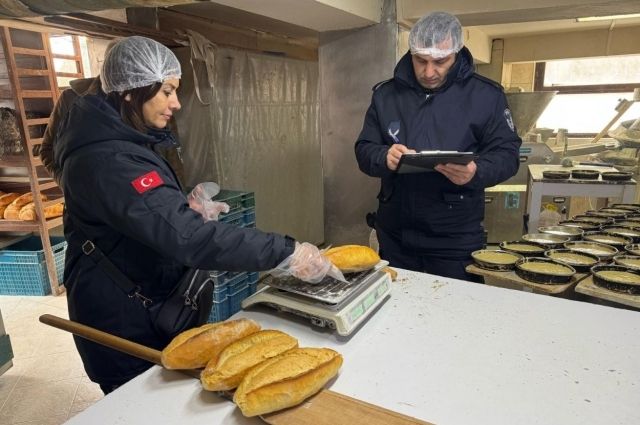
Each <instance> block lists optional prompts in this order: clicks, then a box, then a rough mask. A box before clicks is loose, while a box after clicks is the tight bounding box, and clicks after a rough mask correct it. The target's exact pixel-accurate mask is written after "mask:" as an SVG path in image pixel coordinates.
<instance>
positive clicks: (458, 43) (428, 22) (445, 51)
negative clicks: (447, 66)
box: [409, 12, 462, 59]
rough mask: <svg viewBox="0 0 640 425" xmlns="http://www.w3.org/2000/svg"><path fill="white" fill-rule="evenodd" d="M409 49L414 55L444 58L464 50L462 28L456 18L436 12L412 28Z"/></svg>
mask: <svg viewBox="0 0 640 425" xmlns="http://www.w3.org/2000/svg"><path fill="white" fill-rule="evenodd" d="M409 49H411V54H412V55H416V54H418V55H426V56H431V57H433V58H436V59H438V58H443V57H445V56H449V55H450V54H451V53H458V52H459V51H460V49H462V26H461V25H460V21H458V18H456V17H455V16H453V15H451V14H449V13H446V12H434V13H431V14H429V15H426V16H423V17H422V18H420V20H419V21H418V22H416V24H415V25H414V26H413V28H411V32H410V33H409Z"/></svg>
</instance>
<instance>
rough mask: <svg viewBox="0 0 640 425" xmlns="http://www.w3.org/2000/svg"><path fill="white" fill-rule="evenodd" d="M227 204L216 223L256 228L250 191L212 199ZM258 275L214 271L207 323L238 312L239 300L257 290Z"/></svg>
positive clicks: (221, 192) (223, 191) (253, 202)
mask: <svg viewBox="0 0 640 425" xmlns="http://www.w3.org/2000/svg"><path fill="white" fill-rule="evenodd" d="M213 200H215V201H219V202H226V203H227V204H228V205H229V212H228V213H226V214H220V217H219V218H218V221H220V222H221V223H227V224H231V225H234V226H239V227H256V207H255V205H256V202H255V197H254V194H253V192H241V191H235V190H222V191H220V193H219V194H218V195H217V196H215V197H214V198H213ZM258 277H259V275H258V273H257V272H253V273H249V272H228V271H218V272H215V277H214V284H215V285H214V287H215V290H214V296H213V307H212V308H211V314H210V315H209V322H219V321H222V320H225V319H227V318H228V317H229V316H231V315H233V314H235V313H237V312H238V311H240V309H241V303H242V300H243V299H245V298H247V297H248V296H249V295H251V294H253V293H254V292H255V291H256V286H257V284H258Z"/></svg>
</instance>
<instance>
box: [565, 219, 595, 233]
mask: <svg viewBox="0 0 640 425" xmlns="http://www.w3.org/2000/svg"><path fill="white" fill-rule="evenodd" d="M558 225H559V226H569V227H578V228H580V229H582V230H583V231H584V232H589V231H593V230H599V229H600V224H598V223H594V222H592V221H576V220H565V221H561V222H560V223H558Z"/></svg>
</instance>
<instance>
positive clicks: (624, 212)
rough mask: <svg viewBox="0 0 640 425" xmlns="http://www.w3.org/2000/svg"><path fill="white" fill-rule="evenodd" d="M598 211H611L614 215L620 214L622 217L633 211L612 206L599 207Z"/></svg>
mask: <svg viewBox="0 0 640 425" xmlns="http://www.w3.org/2000/svg"><path fill="white" fill-rule="evenodd" d="M598 211H600V212H606V213H611V214H616V215H621V216H624V217H626V216H628V215H629V214H632V213H633V211H629V210H625V209H624V208H613V207H605V208H600V209H599V210H598Z"/></svg>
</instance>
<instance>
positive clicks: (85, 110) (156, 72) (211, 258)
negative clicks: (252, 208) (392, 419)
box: [54, 37, 328, 394]
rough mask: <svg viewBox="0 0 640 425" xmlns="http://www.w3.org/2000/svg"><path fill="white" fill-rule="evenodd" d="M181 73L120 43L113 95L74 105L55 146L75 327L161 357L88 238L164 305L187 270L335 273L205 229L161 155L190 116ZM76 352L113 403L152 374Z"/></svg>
mask: <svg viewBox="0 0 640 425" xmlns="http://www.w3.org/2000/svg"><path fill="white" fill-rule="evenodd" d="M180 74H181V70H180V63H179V62H178V60H177V58H176V57H175V55H174V54H173V53H172V52H171V51H170V50H169V49H167V48H166V47H165V46H163V45H161V44H159V43H157V42H155V41H153V40H150V39H147V38H144V37H130V38H126V39H124V40H122V41H120V42H118V43H117V44H116V45H115V46H113V48H112V49H111V51H110V52H109V53H108V55H107V56H106V58H105V61H104V64H103V68H102V72H101V74H100V78H101V82H102V90H100V91H99V92H98V93H97V94H87V95H85V96H82V97H79V98H78V99H77V100H76V101H75V102H74V104H73V106H72V107H71V109H70V111H69V113H68V114H67V115H66V117H65V120H64V122H63V123H62V125H61V128H60V130H59V132H58V141H57V143H56V145H55V148H54V149H55V156H54V159H55V161H56V165H57V166H58V167H59V168H60V170H61V183H62V187H63V190H64V195H65V203H66V211H65V215H64V227H65V237H66V239H67V241H68V244H69V245H68V248H67V257H66V263H65V276H64V282H65V285H66V288H67V302H68V306H69V317H70V318H71V319H72V320H75V321H78V322H80V323H84V324H86V325H89V326H92V327H95V328H98V329H101V330H104V331H106V332H109V333H112V334H115V335H118V336H121V337H123V338H126V339H129V340H133V341H136V342H138V343H141V344H144V345H147V346H150V347H154V348H156V349H162V348H163V347H164V346H165V345H166V344H167V343H168V337H167V336H163V335H158V334H157V333H156V332H155V331H154V330H153V327H152V325H151V322H150V319H149V315H148V312H147V311H146V310H145V308H144V306H143V305H142V304H141V303H140V302H137V301H136V299H135V298H129V297H128V296H127V294H125V293H124V292H123V291H122V290H121V289H120V288H119V287H118V286H116V284H114V282H113V281H112V280H111V279H110V277H109V276H108V275H107V274H105V272H104V271H103V270H102V269H101V268H100V267H97V266H96V265H95V263H94V262H93V261H92V260H91V259H90V258H89V257H88V256H86V255H84V254H83V252H82V244H83V242H84V241H86V240H87V239H89V240H91V241H92V242H93V243H94V244H95V245H96V246H98V247H99V248H100V249H101V250H102V251H103V252H104V253H105V255H106V256H107V257H108V258H109V260H110V261H111V262H112V263H113V264H114V265H115V266H116V267H117V268H118V269H119V270H120V271H122V272H123V273H124V274H125V275H126V276H127V277H128V278H129V279H130V280H132V281H133V282H136V283H137V284H139V285H140V287H141V291H140V292H141V293H142V294H144V295H145V296H147V297H149V298H153V299H162V297H163V296H166V295H167V294H168V293H169V292H170V291H171V289H172V287H173V286H174V285H175V284H176V283H177V282H178V280H179V279H180V277H181V276H182V275H183V274H184V272H185V270H186V267H195V268H201V269H206V270H232V271H233V270H248V271H255V270H267V269H271V268H273V267H276V266H277V265H279V264H281V263H282V264H281V266H279V267H281V268H286V269H288V271H289V273H290V274H293V275H295V276H297V277H300V278H303V279H306V280H309V279H312V280H313V279H317V278H318V277H319V276H323V275H324V273H326V270H327V267H325V266H326V265H327V263H328V261H327V260H326V259H325V258H324V257H323V256H322V255H320V253H319V252H318V250H317V248H316V247H314V246H313V245H310V244H306V243H305V244H298V243H296V242H295V241H294V240H293V239H291V238H290V237H287V236H281V235H277V234H272V233H263V232H261V231H259V230H256V229H243V228H237V227H234V226H229V225H226V224H223V223H218V222H215V221H208V222H205V221H204V220H203V218H202V216H201V215H200V214H199V213H198V212H196V211H194V210H192V209H191V208H189V205H188V202H187V199H186V197H185V195H184V194H183V192H182V189H181V187H180V185H179V183H178V181H177V179H176V176H175V175H174V173H173V171H172V169H171V167H170V166H169V165H168V164H167V163H166V162H165V161H164V160H163V159H162V158H161V157H160V156H159V155H158V154H157V153H156V151H157V150H159V149H160V148H161V147H162V146H163V145H165V144H170V143H172V140H173V139H172V136H171V133H170V131H169V130H167V129H166V127H167V123H168V122H169V120H170V119H171V116H172V115H173V113H174V112H176V111H178V110H179V109H180V103H179V101H178V97H177V94H176V90H177V89H178V86H179V84H180ZM75 342H76V346H77V348H78V351H79V352H80V356H81V357H82V360H83V362H84V366H85V370H86V371H87V374H88V376H89V377H90V378H91V380H92V381H94V382H97V383H98V384H100V386H101V388H102V390H103V391H104V392H105V394H106V393H108V392H110V391H112V390H113V389H114V388H117V387H118V386H119V385H122V384H123V383H125V382H127V381H128V380H130V379H132V378H133V377H135V376H137V375H138V374H140V373H142V372H143V371H145V370H146V369H148V368H149V367H150V366H151V364H150V363H148V362H146V361H143V360H140V359H137V358H134V357H131V356H128V355H125V354H122V353H119V352H116V351H114V350H111V349H109V348H106V347H103V346H101V345H98V344H95V343H92V342H90V341H87V340H84V339H82V338H76V339H75Z"/></svg>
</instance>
